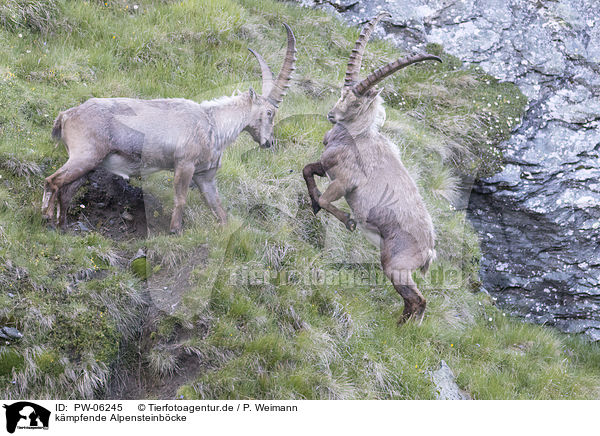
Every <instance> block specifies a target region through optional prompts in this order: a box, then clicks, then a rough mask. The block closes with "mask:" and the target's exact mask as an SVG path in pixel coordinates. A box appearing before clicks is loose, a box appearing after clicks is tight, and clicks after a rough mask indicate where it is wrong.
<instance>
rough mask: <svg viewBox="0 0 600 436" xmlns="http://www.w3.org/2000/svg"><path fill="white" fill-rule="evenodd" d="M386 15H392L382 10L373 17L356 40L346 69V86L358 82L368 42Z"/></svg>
mask: <svg viewBox="0 0 600 436" xmlns="http://www.w3.org/2000/svg"><path fill="white" fill-rule="evenodd" d="M385 17H388V18H389V17H391V15H390V14H389V12H380V13H379V14H377V16H376V17H374V18H372V19H371V21H369V22H368V23H367V24H366V25H365V27H364V28H363V30H362V32H360V35H359V37H358V39H357V40H356V44H354V48H353V49H352V54H351V55H350V59H348V68H347V69H346V79H345V81H344V86H345V87H352V86H354V84H355V83H356V82H358V75H359V74H360V66H361V64H362V57H363V53H364V52H365V47H366V46H367V42H369V38H370V37H371V34H372V33H373V29H375V26H376V25H377V23H379V21H381V20H382V19H383V18H385Z"/></svg>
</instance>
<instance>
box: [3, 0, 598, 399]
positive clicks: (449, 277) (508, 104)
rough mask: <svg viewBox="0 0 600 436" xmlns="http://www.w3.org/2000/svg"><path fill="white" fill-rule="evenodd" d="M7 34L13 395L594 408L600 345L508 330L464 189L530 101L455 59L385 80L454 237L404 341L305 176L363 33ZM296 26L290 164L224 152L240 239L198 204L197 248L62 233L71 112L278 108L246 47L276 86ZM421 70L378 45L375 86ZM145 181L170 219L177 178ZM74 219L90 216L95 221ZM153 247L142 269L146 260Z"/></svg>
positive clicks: (55, 17) (6, 348) (283, 152)
mask: <svg viewBox="0 0 600 436" xmlns="http://www.w3.org/2000/svg"><path fill="white" fill-rule="evenodd" d="M42 4H45V5H46V6H47V7H46V8H45V9H44V10H42V9H36V8H37V6H39V5H42ZM136 4H137V5H138V8H137V9H134V8H133V6H134V5H136ZM10 11H12V12H13V14H12V15H11V14H10ZM36 11H37V12H36ZM36 13H37V14H38V15H37V16H38V18H36V19H37V20H38V21H39V23H40V24H35V25H34V24H33V22H34V18H35V14H36ZM46 13H48V14H49V15H48V16H46V15H44V14H46ZM27 14H33V15H31V17H33V18H27V19H25V18H22V17H25V16H29V15H27ZM0 17H4V18H2V20H3V21H1V23H2V25H1V26H0V40H1V41H2V42H3V43H2V44H0V177H1V178H0V186H2V189H0V326H3V325H10V326H15V327H17V328H18V329H19V331H21V332H22V333H23V334H24V336H23V338H22V339H21V340H20V341H18V342H14V343H11V344H10V345H2V347H1V348H0V381H2V384H1V385H0V392H1V393H2V395H3V397H5V398H23V397H29V398H103V397H104V396H107V395H109V391H110V395H112V396H116V397H118V396H119V395H120V394H121V391H118V390H117V391H116V393H115V391H114V389H115V388H114V387H113V388H111V386H114V385H115V380H116V379H118V383H116V385H119V386H126V385H128V384H135V385H137V384H138V381H139V380H141V379H144V378H145V377H147V378H148V379H150V380H151V382H150V383H148V386H150V387H149V388H148V389H149V390H147V391H143V390H142V391H140V393H139V395H141V396H146V397H161V396H169V397H171V396H175V394H177V395H178V396H183V397H184V398H188V399H226V398H236V399H239V398H263V399H302V398H307V399H325V398H327V399H350V398H364V399H384V398H385V399H388V398H396V399H417V398H418V399H431V398H434V395H435V388H434V387H433V386H432V383H431V379H430V378H429V377H428V375H427V374H428V371H430V370H432V369H436V368H437V366H438V365H439V362H440V360H442V359H444V360H445V361H446V362H448V364H449V365H450V366H451V367H452V369H453V371H454V372H455V373H456V374H457V377H458V383H459V385H460V386H461V388H463V389H465V390H467V391H469V393H470V394H471V396H473V397H474V398H598V386H600V372H599V370H598V368H600V364H599V363H600V360H599V359H600V357H599V356H600V350H599V349H598V346H597V345H593V344H589V343H587V342H585V341H583V340H580V339H577V338H570V337H567V336H565V335H562V334H559V333H557V332H555V331H552V330H549V329H547V328H544V327H541V326H533V325H524V324H523V323H522V322H521V321H520V320H518V319H513V318H510V317H504V316H503V314H502V313H501V312H500V311H499V309H498V308H496V307H495V305H494V301H493V300H491V299H490V298H489V297H487V296H486V295H484V294H481V293H475V292H474V291H476V290H477V289H478V288H479V280H478V276H477V271H478V262H479V256H480V254H479V248H478V241H477V235H476V233H475V232H474V230H473V229H472V228H471V227H470V225H469V224H468V222H467V221H466V218H465V214H464V212H463V211H460V210H456V209H455V207H453V204H454V202H456V201H458V198H457V197H458V192H459V189H460V188H461V186H460V178H459V177H460V176H463V175H466V176H470V177H474V176H480V175H485V174H490V173H492V172H494V171H496V170H497V169H498V168H499V166H500V162H501V154H500V152H498V150H497V148H496V145H497V144H498V143H499V142H500V141H501V140H502V139H504V138H506V137H507V135H509V134H510V131H511V129H512V128H513V127H514V126H515V125H516V124H518V122H519V119H520V114H521V111H522V110H523V108H524V106H525V99H524V98H523V97H522V96H521V95H520V94H519V92H518V89H517V88H516V87H514V86H512V85H510V84H503V83H498V82H496V81H495V80H494V79H493V78H491V77H489V76H487V75H485V74H484V73H483V72H482V71H481V70H478V69H476V68H471V67H469V66H465V67H463V66H462V63H461V62H460V60H458V59H456V58H453V57H451V56H448V55H446V54H444V53H443V52H442V48H441V47H431V48H430V49H431V50H437V51H436V53H438V54H440V55H441V56H442V57H443V58H444V64H443V65H442V66H433V65H420V66H414V67H411V68H407V69H405V70H403V71H402V72H401V73H399V74H397V75H395V76H394V77H392V78H389V79H387V80H386V81H385V82H384V83H383V84H382V86H383V87H384V91H383V95H384V97H385V99H386V101H387V103H386V109H387V114H388V121H387V122H386V124H385V125H384V127H383V128H384V131H385V134H386V135H388V136H390V137H391V138H392V139H393V140H394V142H395V143H396V144H397V145H398V147H399V151H400V154H401V156H402V159H403V162H404V163H405V165H406V166H407V168H408V170H409V171H410V172H411V174H412V175H413V176H414V177H415V180H416V181H417V183H418V185H419V187H420V190H421V193H422V194H423V197H424V199H425V202H426V204H427V207H428V209H429V210H430V212H431V215H432V217H433V220H434V223H435V227H436V232H437V247H436V248H437V252H438V260H437V261H436V262H435V263H434V264H433V265H432V266H431V268H430V271H429V272H428V274H427V275H425V276H423V277H421V276H418V275H417V276H415V279H416V280H417V281H418V284H419V287H420V288H421V289H422V290H423V293H424V294H425V296H426V298H427V300H428V311H427V315H426V318H425V321H424V322H423V324H422V325H421V326H415V325H412V324H408V325H405V326H403V327H401V328H398V327H397V325H396V321H397V319H398V318H399V316H400V314H401V313H402V302H401V299H400V298H399V296H398V295H397V294H396V292H395V291H394V289H393V288H392V287H391V285H390V284H389V282H388V281H387V279H386V278H385V277H384V276H383V274H382V273H381V269H380V266H379V253H378V249H377V247H373V246H371V245H369V243H368V242H367V241H366V240H365V239H364V237H363V236H362V235H361V234H360V232H354V233H350V232H348V231H347V230H346V229H345V228H344V227H343V225H341V223H339V222H337V221H336V220H335V219H334V218H332V217H331V216H328V215H326V214H323V213H320V214H318V215H317V216H314V214H313V213H312V211H311V210H310V202H309V200H308V196H307V193H306V188H305V186H304V181H303V180H302V177H301V169H302V167H303V165H304V164H305V163H307V162H312V161H314V160H315V159H317V158H318V156H319V155H320V153H321V152H322V145H321V144H322V138H323V135H324V133H325V132H326V131H327V130H328V129H329V128H330V125H329V123H328V122H327V121H326V119H325V117H324V114H326V113H327V111H328V110H329V109H330V108H331V106H332V105H333V104H334V102H335V100H336V99H337V97H338V92H339V88H340V86H341V84H342V83H343V75H344V71H345V67H346V62H347V56H348V54H349V53H350V50H351V49H352V47H353V44H354V41H355V40H356V37H357V36H358V33H359V31H360V30H359V29H356V28H349V27H346V26H343V25H342V24H341V23H339V22H338V21H337V20H335V19H334V18H332V17H331V16H328V15H325V14H324V13H322V12H319V11H314V10H309V9H299V8H297V7H295V6H294V5H291V4H285V3H282V2H276V1H272V0H245V1H241V0H239V1H238V0H225V1H218V2H217V1H212V0H185V1H177V2H165V1H158V0H156V1H151V0H145V1H136V2H131V1H128V0H119V1H91V2H77V1H51V0H47V1H45V2H44V1H42V0H39V1H37V2H36V1H34V0H23V1H16V0H15V1H11V0H9V1H7V2H5V3H3V5H2V6H0ZM20 17H21V18H20ZM39 17H41V18H39ZM44 17H47V20H46V21H44V20H45V19H46V18H44ZM11 20H17V21H11ZM40 20H41V21H40ZM281 22H287V23H288V24H289V25H290V26H291V27H292V28H293V29H294V32H295V34H296V38H297V41H298V62H297V70H296V71H295V73H294V80H293V81H292V86H291V88H290V90H289V93H288V95H287V96H286V98H285V100H284V102H283V103H282V105H281V108H280V110H279V112H278V115H277V123H276V129H275V136H276V138H277V146H276V147H274V149H273V150H261V149H259V148H258V147H257V146H256V144H254V143H253V142H252V141H251V140H250V138H249V137H248V136H247V135H242V136H240V138H239V139H238V140H237V141H236V143H235V144H234V145H233V146H232V147H231V148H229V149H228V150H226V152H225V154H224V156H223V159H222V168H221V170H220V172H219V173H218V176H217V184H218V186H219V191H220V193H221V197H222V200H223V204H224V206H225V207H226V208H227V209H228V214H229V218H230V219H229V224H228V225H226V226H224V227H219V226H217V224H216V222H215V220H214V217H213V216H212V214H211V213H210V211H209V210H208V209H207V208H206V206H205V205H204V203H203V201H202V199H201V198H200V195H199V193H198V191H197V190H195V189H192V190H191V191H190V193H189V195H188V203H187V207H186V209H185V213H184V220H185V225H184V232H183V234H182V235H177V236H171V235H168V234H167V231H166V229H165V230H161V229H160V228H156V229H155V228H151V231H150V232H149V235H148V237H147V238H145V239H140V240H133V241H128V242H126V241H121V240H113V239H111V238H110V237H109V236H110V235H103V234H101V233H99V232H98V231H96V230H95V229H91V230H90V231H88V232H78V233H76V232H67V233H65V234H62V233H58V232H54V231H50V230H48V229H47V228H46V227H45V223H43V222H42V220H41V218H40V210H39V208H40V201H41V193H42V188H43V183H44V180H43V179H44V177H45V176H48V175H49V174H51V173H53V172H54V171H56V169H57V168H59V167H60V166H61V165H62V164H63V163H64V161H65V160H66V156H67V155H66V151H65V150H64V148H63V147H55V144H54V143H53V142H52V141H51V139H50V131H51V127H52V120H53V119H54V117H55V116H56V115H57V114H58V112H59V111H61V110H64V109H66V108H68V107H71V106H74V105H77V104H79V103H81V102H83V101H85V100H86V99H88V98H90V97H93V96H95V97H116V96H126V97H139V98H158V97H182V98H189V99H194V100H196V101H202V100H205V99H209V98H214V97H219V96H222V95H230V94H232V93H234V92H236V91H244V90H246V89H247V88H248V87H249V86H253V87H254V88H255V89H257V90H259V89H260V68H259V66H258V65H257V63H256V61H255V59H254V58H253V57H252V55H250V54H249V53H248V51H247V48H248V47H251V48H254V49H256V50H258V51H259V52H260V53H261V54H262V55H263V56H264V57H265V59H266V61H267V62H268V63H269V65H271V67H272V68H273V70H274V71H278V69H279V67H280V63H281V61H282V59H283V54H284V52H285V38H284V34H283V31H282V28H281ZM53 23H63V24H64V25H62V24H61V25H59V26H56V25H55V24H53ZM19 34H20V35H19ZM90 41H93V43H92V44H91V43H90ZM402 55H403V53H401V52H399V51H398V49H396V48H394V47H392V46H391V45H390V44H388V43H386V42H384V41H378V40H374V41H372V42H371V43H369V46H368V48H367V52H366V55H365V61H364V71H363V74H364V73H366V72H367V71H369V70H370V69H373V68H375V67H378V66H379V65H380V64H382V63H383V62H384V61H386V60H391V59H395V58H397V57H400V56H402ZM498 96H500V97H498ZM131 183H132V184H135V185H136V186H141V187H142V188H143V189H144V191H145V192H146V193H149V194H151V195H152V196H153V197H154V198H155V199H156V201H157V202H159V203H160V204H161V205H162V206H163V209H164V211H165V212H166V213H169V212H170V211H171V208H172V206H173V192H172V174H171V173H169V172H163V173H157V174H154V175H152V176H151V177H148V178H146V179H144V180H132V181H131ZM340 203H341V205H340V206H341V207H342V208H346V209H347V205H345V204H344V203H343V202H340ZM85 206H86V209H85V213H88V214H89V213H94V211H93V206H94V205H93V204H87V205H85ZM78 209H79V205H78V204H75V205H74V207H73V208H72V209H71V212H72V215H73V216H72V218H71V219H72V220H77V219H80V220H84V218H83V216H82V215H78ZM98 209H101V208H98ZM96 213H97V212H96ZM157 214H160V213H159V212H157ZM147 218H148V219H149V220H151V219H152V218H156V219H157V221H160V220H159V219H158V218H160V217H158V218H157V217H152V216H148V217H147ZM140 249H142V251H143V252H144V253H145V254H146V257H145V258H138V260H137V261H134V262H133V264H132V263H131V261H130V260H131V259H133V258H134V256H136V255H135V253H137V252H139V250H140ZM139 259H143V260H139ZM490 318H491V319H492V321H490ZM123 374H124V375H123ZM487 374H490V375H489V376H487ZM128 378H131V379H132V380H129V379H128ZM153 386H154V387H153ZM161 386H162V387H161ZM154 388H156V389H158V390H157V391H153V390H152V389H154ZM167 388H168V389H167ZM165 392H168V393H165Z"/></svg>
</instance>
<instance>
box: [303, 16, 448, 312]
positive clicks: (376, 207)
mask: <svg viewBox="0 0 600 436" xmlns="http://www.w3.org/2000/svg"><path fill="white" fill-rule="evenodd" d="M386 15H388V14H387V13H381V14H379V15H378V16H377V17H375V18H373V19H372V20H371V21H370V22H369V23H367V25H366V26H365V27H364V29H363V31H362V32H361V34H360V36H359V38H358V40H357V41H356V44H355V47H354V50H352V54H351V56H350V59H349V61H348V68H347V71H346V79H345V83H344V87H343V89H342V94H341V97H340V99H339V100H338V101H337V103H336V104H335V106H334V107H333V109H332V110H331V111H330V112H329V114H328V115H327V118H328V119H329V121H330V122H331V123H333V124H334V126H333V128H332V129H331V130H329V131H328V132H327V133H326V134H325V138H324V139H323V144H325V150H324V151H323V154H322V155H321V159H320V161H319V162H315V163H311V164H309V165H307V166H306V167H304V170H303V175H304V179H305V181H306V185H307V187H308V192H309V194H310V197H311V201H312V208H313V211H314V212H315V213H317V212H318V211H319V210H320V209H321V208H323V209H325V210H326V211H328V212H330V213H331V214H333V215H334V216H335V217H336V218H338V219H339V220H340V221H342V222H343V223H344V224H345V225H346V228H347V229H348V230H350V231H353V230H354V229H355V227H356V224H357V222H358V226H359V228H360V229H361V230H362V231H363V233H364V234H365V235H366V237H367V238H368V239H369V240H370V241H371V242H373V243H374V244H375V245H377V246H379V247H380V250H381V265H382V267H383V271H384V273H385V275H386V276H387V277H388V278H389V279H390V280H391V282H392V284H393V285H394V288H395V289H396V291H398V293H399V294H400V295H401V296H402V298H403V299H404V312H403V314H402V317H401V318H400V321H399V324H400V323H402V322H404V321H406V320H408V319H411V318H414V319H416V320H417V321H419V322H420V321H421V320H422V319H423V314H424V312H425V305H426V302H425V298H423V295H421V293H420V292H419V290H418V289H417V286H416V284H415V282H414V281H413V279H412V271H414V270H416V269H418V268H420V269H421V270H422V271H423V272H426V271H427V268H428V267H429V264H430V262H431V261H432V260H433V259H434V258H435V249H434V245H435V241H434V239H435V235H434V229H433V224H432V221H431V217H430V215H429V213H428V212H427V209H426V208H425V205H424V203H423V199H422V198H421V195H420V194H419V191H418V189H417V186H416V184H415V182H414V181H413V179H412V178H411V176H410V175H409V173H408V171H407V170H406V168H405V167H404V165H402V162H401V160H400V156H399V153H398V148H397V146H396V145H395V144H393V143H392V142H391V141H390V140H389V139H387V138H386V137H385V136H383V135H381V134H380V133H379V128H380V127H381V125H382V124H383V122H384V121H385V110H384V108H383V106H382V103H383V99H382V98H381V97H380V95H379V94H380V92H381V91H379V90H377V89H375V88H374V87H375V85H376V84H377V83H379V82H380V81H381V80H383V79H385V78H386V77H387V76H389V75H391V74H393V73H394V72H396V71H398V70H399V69H401V68H404V67H406V66H408V65H410V64H413V63H415V62H420V61H424V60H437V61H439V62H441V59H440V58H438V57H436V56H432V55H416V56H412V57H408V58H406V59H398V60H396V61H393V62H390V63H388V64H387V65H385V66H383V67H381V68H379V69H377V70H376V71H374V72H373V73H371V74H370V75H369V76H367V78H366V79H364V80H362V81H360V82H358V77H359V73H360V66H361V62H362V56H363V53H364V49H365V46H366V44H367V41H368V39H369V37H370V36H371V33H372V32H373V29H374V28H375V26H376V25H377V23H378V22H379V21H380V20H381V19H382V18H383V17H385V16H386ZM315 175H318V176H320V177H324V176H328V177H329V179H330V180H331V183H329V185H328V186H327V189H326V190H325V192H323V194H321V193H320V192H319V190H318V188H317V185H316V184H315V179H314V176H315ZM341 197H345V198H346V201H347V202H348V205H349V206H350V209H351V210H352V212H353V213H354V217H355V218H354V219H352V218H351V217H350V215H349V214H347V213H345V212H343V211H341V210H340V209H338V208H337V207H335V206H334V205H332V202H334V201H336V200H338V199H339V198H341ZM355 220H356V221H355Z"/></svg>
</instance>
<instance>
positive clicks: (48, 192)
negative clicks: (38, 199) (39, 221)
mask: <svg viewBox="0 0 600 436" xmlns="http://www.w3.org/2000/svg"><path fill="white" fill-rule="evenodd" d="M100 162H101V159H100V160H98V159H93V160H92V159H90V160H83V159H74V158H72V157H69V160H68V161H67V162H66V163H65V164H64V165H63V166H62V167H60V168H59V169H58V170H57V171H56V172H55V173H54V174H52V175H51V176H48V177H46V181H45V184H44V197H43V200H42V217H43V218H45V219H46V220H48V221H49V223H50V224H51V225H53V224H54V222H53V221H54V206H55V204H56V200H57V197H58V196H59V191H60V190H61V188H62V187H63V186H65V185H68V184H70V183H71V182H74V181H75V180H78V179H79V178H81V177H83V176H85V175H86V174H87V173H89V172H90V171H91V170H93V169H94V168H95V167H96V166H98V164H99V163H100Z"/></svg>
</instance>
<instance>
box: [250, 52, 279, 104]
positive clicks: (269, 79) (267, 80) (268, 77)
mask: <svg viewBox="0 0 600 436" xmlns="http://www.w3.org/2000/svg"><path fill="white" fill-rule="evenodd" d="M248 50H250V53H252V54H253V55H254V56H255V57H256V60H257V61H258V63H259V64H260V71H261V72H262V93H263V95H265V94H266V95H268V94H269V93H270V92H271V90H272V89H273V73H272V72H271V69H270V68H269V66H268V65H267V63H266V62H265V60H264V59H263V57H262V56H261V55H260V54H258V53H257V52H255V51H254V50H252V49H251V48H249V49H248Z"/></svg>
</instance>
